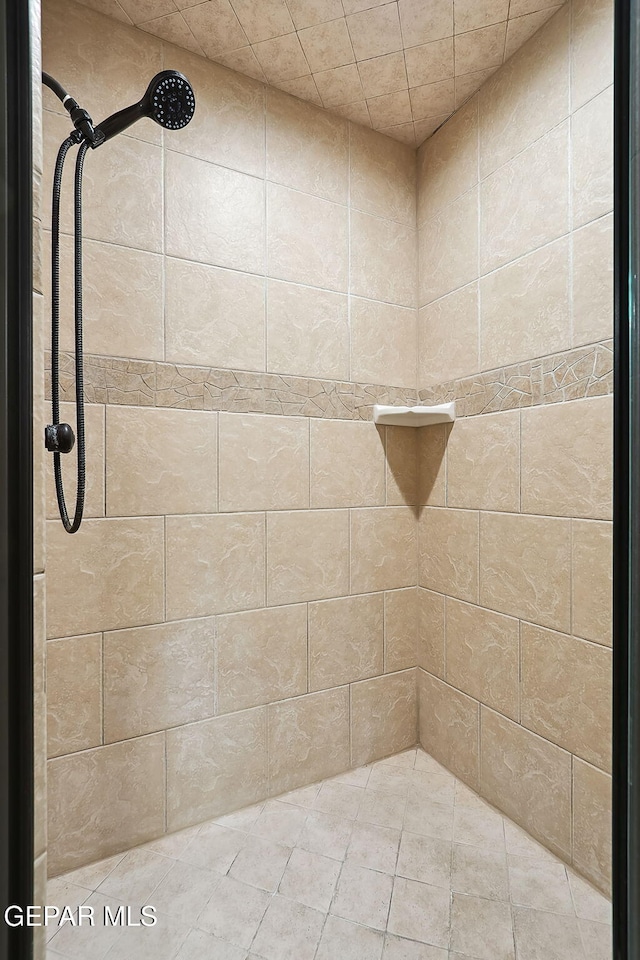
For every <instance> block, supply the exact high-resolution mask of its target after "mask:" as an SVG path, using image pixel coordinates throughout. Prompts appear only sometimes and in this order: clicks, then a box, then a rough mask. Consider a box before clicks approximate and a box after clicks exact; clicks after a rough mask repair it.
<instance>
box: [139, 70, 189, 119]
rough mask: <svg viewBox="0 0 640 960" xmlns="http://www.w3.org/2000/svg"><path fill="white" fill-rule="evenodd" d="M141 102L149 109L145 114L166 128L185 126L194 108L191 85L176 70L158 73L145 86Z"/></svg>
mask: <svg viewBox="0 0 640 960" xmlns="http://www.w3.org/2000/svg"><path fill="white" fill-rule="evenodd" d="M143 103H144V104H145V106H146V107H147V109H148V110H149V112H148V114H147V116H150V117H151V118H152V119H153V120H155V121H156V123H159V124H160V126H161V127H165V128H166V129H167V130H181V129H182V127H186V125H187V124H188V123H189V121H190V120H191V118H192V117H193V114H194V112H195V109H196V98H195V96H194V95H193V90H192V89H191V85H190V83H189V81H188V80H187V78H186V77H184V76H183V75H182V74H181V73H178V71H177V70H163V71H162V73H158V74H157V75H156V76H155V77H154V78H153V80H152V81H151V83H150V84H149V86H148V87H147V92H146V93H145V95H144V98H143Z"/></svg>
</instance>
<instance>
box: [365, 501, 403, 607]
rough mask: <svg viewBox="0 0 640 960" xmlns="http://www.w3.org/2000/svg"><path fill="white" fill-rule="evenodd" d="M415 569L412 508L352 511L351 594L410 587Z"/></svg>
mask: <svg viewBox="0 0 640 960" xmlns="http://www.w3.org/2000/svg"><path fill="white" fill-rule="evenodd" d="M416 568H417V544H416V525H415V518H414V515H413V511H412V510H411V509H410V508H409V507H381V508H377V507H372V508H371V509H362V510H352V511H351V592H352V593H366V592H368V591H371V590H384V589H388V590H390V589H392V588H394V587H411V586H413V585H414V584H415V582H416Z"/></svg>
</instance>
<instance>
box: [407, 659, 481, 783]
mask: <svg viewBox="0 0 640 960" xmlns="http://www.w3.org/2000/svg"><path fill="white" fill-rule="evenodd" d="M479 709H480V707H479V704H478V703H477V701H476V700H472V699H471V697H467V696H466V695H465V694H464V693H460V691H458V690H456V689H454V687H450V686H449V685H448V684H446V683H443V682H442V681H441V680H438V679H437V677H433V676H431V674H429V673H425V671H424V670H419V671H418V725H419V739H420V744H421V745H422V747H423V748H424V749H425V750H426V751H427V752H428V753H430V754H431V755H432V756H434V757H435V759H436V760H439V761H440V763H442V764H444V766H445V767H447V769H449V770H451V772H452V773H455V775H456V776H457V777H460V779H461V780H464V781H465V783H468V784H469V786H471V787H473V788H474V789H476V788H477V787H478V780H479V736H480V732H479V723H480V713H479Z"/></svg>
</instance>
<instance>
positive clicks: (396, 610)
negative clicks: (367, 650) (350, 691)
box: [384, 587, 418, 673]
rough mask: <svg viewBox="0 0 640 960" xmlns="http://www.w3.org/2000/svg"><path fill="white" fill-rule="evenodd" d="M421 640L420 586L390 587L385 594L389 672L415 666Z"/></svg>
mask: <svg viewBox="0 0 640 960" xmlns="http://www.w3.org/2000/svg"><path fill="white" fill-rule="evenodd" d="M417 641H418V588H417V587H407V588H406V589H404V590H388V591H387V592H386V593H385V595H384V669H385V673H392V672H393V671H395V670H406V669H408V668H409V667H415V665H416V657H417Z"/></svg>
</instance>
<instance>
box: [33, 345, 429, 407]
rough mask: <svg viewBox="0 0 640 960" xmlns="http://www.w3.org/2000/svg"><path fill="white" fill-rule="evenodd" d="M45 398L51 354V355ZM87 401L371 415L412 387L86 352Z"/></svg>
mask: <svg viewBox="0 0 640 960" xmlns="http://www.w3.org/2000/svg"><path fill="white" fill-rule="evenodd" d="M47 359H48V363H47V397H50V396H51V393H50V389H51V388H50V369H51V363H50V356H49V357H48V358H47ZM84 379H85V398H86V400H87V402H88V403H107V404H126V405H129V406H138V407H174V408H182V409H186V410H226V411H231V412H235V413H272V414H278V415H281V416H282V415H284V416H287V415H288V416H298V417H325V418H328V419H337V420H371V419H372V417H373V412H372V407H373V405H374V403H386V404H399V405H408V406H410V405H412V404H415V403H416V402H417V395H416V392H415V391H414V390H411V389H403V388H402V387H386V386H377V385H373V384H364V383H350V382H348V381H347V382H339V381H334V380H314V379H308V378H306V377H286V376H281V375H279V374H275V373H250V372H243V371H237V370H222V369H216V368H212V367H192V366H181V365H178V364H173V363H163V362H160V361H157V362H156V361H146V360H127V359H120V358H117V357H99V356H94V355H88V356H85V366H84ZM74 380H75V377H74V360H73V354H70V353H65V354H61V355H60V399H61V400H73V399H74Z"/></svg>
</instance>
